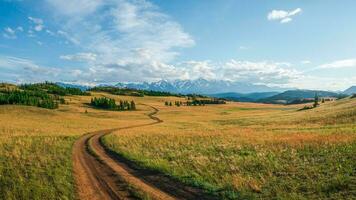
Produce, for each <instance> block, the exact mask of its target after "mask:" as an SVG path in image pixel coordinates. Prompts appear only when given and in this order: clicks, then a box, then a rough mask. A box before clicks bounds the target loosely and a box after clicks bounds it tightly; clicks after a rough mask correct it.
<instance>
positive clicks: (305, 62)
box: [300, 60, 312, 65]
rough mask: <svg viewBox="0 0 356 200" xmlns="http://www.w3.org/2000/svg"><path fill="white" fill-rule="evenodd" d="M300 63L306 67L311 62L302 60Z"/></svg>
mask: <svg viewBox="0 0 356 200" xmlns="http://www.w3.org/2000/svg"><path fill="white" fill-rule="evenodd" d="M300 63H301V64H303V65H308V64H311V63H312V62H311V61H310V60H302V61H300Z"/></svg>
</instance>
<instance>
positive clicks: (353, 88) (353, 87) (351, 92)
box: [343, 86, 356, 95]
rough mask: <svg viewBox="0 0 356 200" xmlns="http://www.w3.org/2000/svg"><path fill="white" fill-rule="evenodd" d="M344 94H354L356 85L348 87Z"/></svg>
mask: <svg viewBox="0 0 356 200" xmlns="http://www.w3.org/2000/svg"><path fill="white" fill-rule="evenodd" d="M343 94H347V95H352V94H356V86H351V87H349V88H348V89H346V90H345V91H344V92H343Z"/></svg>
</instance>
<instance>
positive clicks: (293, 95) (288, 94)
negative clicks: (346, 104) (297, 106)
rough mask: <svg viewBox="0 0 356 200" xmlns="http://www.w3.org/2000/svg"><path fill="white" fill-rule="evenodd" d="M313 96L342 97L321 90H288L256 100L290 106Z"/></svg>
mask: <svg viewBox="0 0 356 200" xmlns="http://www.w3.org/2000/svg"><path fill="white" fill-rule="evenodd" d="M315 94H317V95H318V97H335V98H339V97H341V96H342V95H340V94H339V93H335V92H328V91H321V90H288V91H285V92H282V93H280V94H277V95H274V96H271V97H267V98H263V99H260V100H258V102H262V103H281V104H290V103H292V102H294V101H297V100H302V99H312V98H314V97H315Z"/></svg>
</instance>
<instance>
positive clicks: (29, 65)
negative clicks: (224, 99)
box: [0, 0, 356, 90]
mask: <svg viewBox="0 0 356 200" xmlns="http://www.w3.org/2000/svg"><path fill="white" fill-rule="evenodd" d="M355 9H356V2H355V1H352V0H344V1H343V3H342V4H341V3H340V2H339V1H336V0H333V1H332V0H323V1H322V0H314V1H302V0H299V1H297V0H291V1H285V0H280V1H258V0H255V1H254V0H250V1H245V0H241V1H239V0H194V1H181V0H169V1H167V0H151V1H143V0H135V1H130V0H72V1H70V2H68V1H63V0H37V1H34V0H32V1H31V0H0V81H6V82H17V83H21V82H38V81H44V80H50V81H63V82H73V83H81V84H95V83H115V82H121V81H123V82H138V81H156V80H160V79H197V78H205V79H218V80H228V81H239V82H249V83H256V84H266V85H271V86H281V87H298V88H309V89H325V90H344V89H346V88H347V87H349V86H351V85H356V37H355V35H356V12H354V10H355Z"/></svg>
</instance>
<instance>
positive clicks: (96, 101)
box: [90, 97, 136, 111]
mask: <svg viewBox="0 0 356 200" xmlns="http://www.w3.org/2000/svg"><path fill="white" fill-rule="evenodd" d="M90 105H91V106H93V107H95V108H100V109H106V110H117V111H124V110H136V104H135V102H134V101H131V102H128V101H122V100H120V101H119V104H116V102H115V99H111V98H107V97H99V98H97V97H94V98H92V99H91V101H90Z"/></svg>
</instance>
